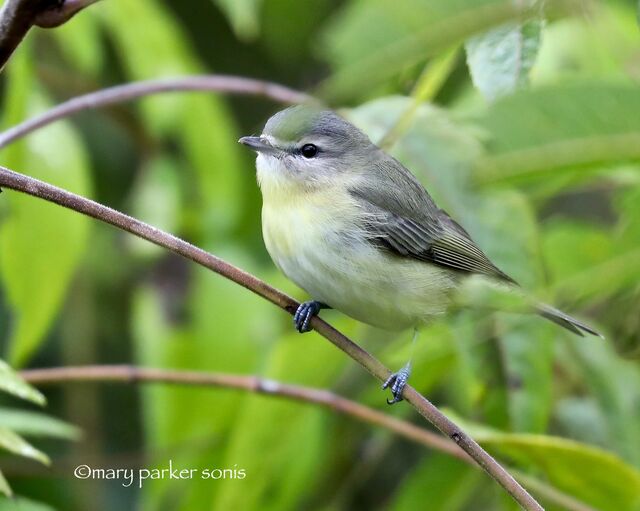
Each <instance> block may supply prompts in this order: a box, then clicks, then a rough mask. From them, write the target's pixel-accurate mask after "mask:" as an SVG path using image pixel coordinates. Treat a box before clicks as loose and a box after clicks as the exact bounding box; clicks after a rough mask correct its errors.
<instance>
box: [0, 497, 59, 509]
mask: <svg viewBox="0 0 640 511" xmlns="http://www.w3.org/2000/svg"><path fill="white" fill-rule="evenodd" d="M0 511H55V509H54V508H53V507H51V506H49V505H48V504H44V503H42V502H37V501H35V500H31V499H27V498H25V497H22V496H20V497H19V496H15V497H13V498H12V499H11V500H8V499H2V500H0Z"/></svg>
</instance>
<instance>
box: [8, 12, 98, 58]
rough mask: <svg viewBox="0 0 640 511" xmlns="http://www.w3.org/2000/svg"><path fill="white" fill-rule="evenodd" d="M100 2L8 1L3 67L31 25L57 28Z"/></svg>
mask: <svg viewBox="0 0 640 511" xmlns="http://www.w3.org/2000/svg"><path fill="white" fill-rule="evenodd" d="M97 1H98V0H6V1H5V3H4V4H3V6H2V10H0V70H2V68H3V67H4V65H5V64H6V63H7V61H8V60H9V57H11V55H12V54H13V52H14V50H15V49H16V48H17V47H18V45H19V44H20V42H21V41H22V40H23V39H24V37H25V36H26V35H27V32H29V30H30V29H31V27H33V26H34V25H36V26H39V27H43V28H53V27H57V26H59V25H62V24H63V23H65V22H66V21H68V20H70V19H71V18H72V17H73V16H74V15H75V14H76V13H77V12H78V11H80V10H82V9H84V8H85V7H88V6H89V5H91V4H93V3H95V2H97Z"/></svg>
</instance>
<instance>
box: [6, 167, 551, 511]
mask: <svg viewBox="0 0 640 511" xmlns="http://www.w3.org/2000/svg"><path fill="white" fill-rule="evenodd" d="M0 187H5V188H10V189H13V190H17V191H20V192H23V193H26V194H28V195H32V196H34V197H39V198H41V199H44V200H47V201H49V202H53V203H55V204H58V205H60V206H63V207H65V208H68V209H72V210H74V211H77V212H79V213H82V214H84V215H87V216H90V217H93V218H95V219H97V220H100V221H102V222H105V223H108V224H111V225H113V226H115V227H118V228H120V229H122V230H125V231H127V232H130V233H131V234H134V235H136V236H138V237H140V238H143V239H146V240H147V241H150V242H152V243H155V244H156V245H159V246H161V247H164V248H167V249H169V250H171V251H173V252H175V253H177V254H179V255H181V256H183V257H185V258H187V259H190V260H191V261H194V262H196V263H198V264H200V265H202V266H204V267H205V268H208V269H210V270H212V271H214V272H216V273H218V274H220V275H222V276H224V277H226V278H228V279H230V280H232V281H234V282H236V283H237V284H239V285H241V286H243V287H245V288H247V289H249V290H250V291H253V292H254V293H256V294H257V295H259V296H262V297H263V298H265V299H267V300H269V301H270V302H271V303H273V304H275V305H277V306H279V307H280V308H282V309H284V310H286V311H287V312H289V313H290V314H293V313H294V312H295V310H296V308H297V306H298V305H299V304H298V303H297V302H296V301H295V300H293V299H292V298H290V297H289V296H287V295H286V294H284V293H282V292H281V291H278V290H277V289H275V288H273V287H271V286H269V285H268V284H266V283H265V282H263V281H261V280H260V279H258V278H257V277H254V276H253V275H251V274H249V273H247V272H245V271H243V270H241V269H239V268H236V267H235V266H233V265H231V264H229V263H227V262H226V261H223V260H222V259H220V258H218V257H216V256H214V255H212V254H209V253H208V252H206V251H204V250H202V249H200V248H198V247H196V246H194V245H192V244H190V243H187V242H186V241H184V240H181V239H179V238H177V237H175V236H173V235H171V234H169V233H166V232H164V231H161V230H160V229H157V228H155V227H153V226H151V225H149V224H146V223H144V222H141V221H140V220H137V219H135V218H133V217H130V216H128V215H125V214H123V213H120V212H118V211H115V210H113V209H111V208H108V207H106V206H103V205H102V204H98V203H97V202H94V201H92V200H89V199H87V198H84V197H81V196H79V195H76V194H73V193H71V192H68V191H66V190H63V189H61V188H58V187H55V186H53V185H50V184H48V183H44V182H42V181H39V180H37V179H34V178H31V177H27V176H25V175H22V174H18V173H16V172H13V171H12V170H9V169H6V168H4V167H0ZM311 326H312V327H313V329H314V330H316V331H317V332H318V333H319V334H320V335H322V336H324V337H325V338H326V339H328V340H329V341H330V342H331V343H333V344H334V345H335V346H336V347H338V348H339V349H341V350H342V351H344V352H345V353H347V354H348V355H349V356H350V357H351V358H352V359H353V360H355V361H356V362H358V363H359V364H360V365H361V366H362V367H363V368H365V369H366V370H367V371H368V372H369V373H371V374H372V375H373V376H375V377H376V378H378V380H380V381H384V380H386V378H387V377H388V376H389V375H390V371H389V370H388V369H387V368H386V367H385V366H384V365H382V363H381V362H380V361H378V360H377V359H376V358H374V357H373V356H371V355H370V354H369V353H368V352H367V351H365V350H364V349H362V348H361V347H360V346H358V345H357V344H355V343H354V342H353V341H351V340H350V339H348V338H347V337H346V336H345V335H343V334H342V333H340V332H339V331H338V330H336V329H335V328H333V327H332V326H331V325H329V324H328V323H326V322H325V321H323V320H322V319H320V318H319V317H314V318H313V319H312V320H311ZM403 397H404V399H406V400H407V401H408V402H409V403H411V405H412V406H413V407H414V408H415V409H416V410H417V411H418V412H419V413H420V414H421V415H422V416H423V417H424V418H426V419H427V420H428V421H429V422H431V423H432V424H433V425H434V426H436V427H437V428H438V429H439V430H440V431H441V432H442V433H443V434H444V435H446V436H447V437H449V438H450V439H452V440H453V441H454V442H455V443H456V444H458V445H459V446H460V447H461V448H462V449H463V450H464V451H465V452H466V453H467V454H468V455H469V456H471V457H472V458H473V459H474V460H475V462H476V463H477V464H478V465H480V467H482V468H483V469H484V470H485V471H486V472H487V473H488V474H489V475H490V476H491V477H492V478H493V479H495V480H496V481H497V482H498V483H499V484H500V485H502V487H503V488H504V489H505V490H506V491H507V492H508V493H509V494H510V495H511V496H512V497H513V498H514V499H515V500H516V501H517V502H518V503H519V504H520V505H521V506H522V507H523V508H524V509H527V510H535V511H541V510H542V509H543V508H542V507H541V506H540V504H538V503H537V502H536V500H535V499H534V498H533V497H531V495H529V493H527V491H526V490H525V489H524V488H523V487H522V486H521V485H520V484H518V482H517V481H516V480H515V479H514V478H513V477H512V476H511V475H510V474H509V473H508V472H507V471H506V470H505V469H504V468H503V467H502V466H500V464H499V463H498V462H496V460H495V459H493V457H492V456H491V455H489V454H488V453H487V452H486V451H485V450H484V449H482V447H480V445H478V443H477V442H475V441H474V440H473V439H472V438H471V437H469V436H468V435H467V434H466V433H465V432H464V431H462V430H461V429H460V428H459V427H458V426H457V425H456V424H455V423H453V422H452V421H451V420H450V419H449V418H447V417H446V416H445V415H444V414H443V413H442V412H440V410H438V408H436V407H435V406H434V405H433V404H432V403H431V402H430V401H429V400H427V399H426V398H425V397H424V396H422V395H421V394H420V393H419V392H417V391H416V390H415V389H414V388H413V387H411V386H409V385H407V386H406V387H405V389H404V391H403Z"/></svg>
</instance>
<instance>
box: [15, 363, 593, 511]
mask: <svg viewBox="0 0 640 511" xmlns="http://www.w3.org/2000/svg"><path fill="white" fill-rule="evenodd" d="M20 375H21V376H22V377H23V378H24V379H25V380H26V381H28V382H29V383H32V384H35V385H38V386H44V385H55V384H61V383H66V382H89V381H91V382H122V383H138V382H144V383H169V384H173V385H198V386H207V387H222V388H228V389H238V390H246V391H249V392H255V393H258V394H266V395H270V396H276V397H282V398H288V399H292V400H295V401H300V402H303V403H313V404H319V405H321V406H324V407H326V408H329V409H330V410H333V411H335V412H338V413H341V414H343V415H347V416H349V417H353V418H355V419H358V420H360V421H362V422H366V423H368V424H373V425H375V426H380V427H383V428H385V429H388V430H389V431H392V432H393V433H396V434H398V435H399V436H401V437H403V438H406V439H408V440H411V441H412V442H416V443H418V444H421V445H424V446H426V447H429V448H432V449H435V450H437V451H440V452H443V453H445V454H449V455H451V456H454V457H456V458H459V459H460V460H462V461H464V462H465V463H468V464H470V465H472V466H474V467H476V468H477V467H478V465H477V464H476V463H475V462H474V461H473V460H472V459H471V458H470V457H469V456H468V455H467V454H466V453H465V452H464V451H463V450H462V449H460V448H459V447H458V446H457V445H455V444H454V443H453V442H451V441H450V440H446V439H444V438H442V437H441V436H439V435H436V434H434V433H432V432H431V431H428V430H426V429H424V428H421V427H419V426H416V425H414V424H411V423H410V422H407V421H404V420H400V419H396V418H395V417H392V416H390V415H387V414H384V413H382V412H379V411H378V410H374V409H373V408H370V407H368V406H364V405H361V404H360V403H357V402H355V401H351V400H350V399H346V398H344V397H342V396H339V395H338V394H334V393H333V392H329V391H327V390H324V389H316V388H311V387H303V386H301V385H288V384H285V383H281V382H278V381H274V380H270V379H265V378H260V377H257V376H252V375H248V376H241V375H235V374H222V373H204V372H195V371H176V370H171V369H155V368H147V367H138V366H133V365H94V366H75V367H51V368H44V369H27V370H24V371H21V373H20ZM519 477H520V478H521V479H522V480H523V481H524V482H525V485H526V486H528V487H529V488H531V489H532V490H534V491H535V493H538V494H539V495H541V496H542V497H543V498H545V499H546V500H548V501H549V502H550V503H552V504H556V505H558V506H561V507H563V508H564V509H567V510H569V511H594V510H593V508H591V507H589V506H588V505H586V504H584V503H583V502H580V501H578V500H576V499H575V498H573V497H572V496H570V495H567V494H565V493H563V492H561V491H559V490H558V489H556V488H554V487H552V486H550V485H548V484H546V483H544V482H542V481H540V480H538V479H536V478H535V477H531V476H529V475H527V474H520V475H519Z"/></svg>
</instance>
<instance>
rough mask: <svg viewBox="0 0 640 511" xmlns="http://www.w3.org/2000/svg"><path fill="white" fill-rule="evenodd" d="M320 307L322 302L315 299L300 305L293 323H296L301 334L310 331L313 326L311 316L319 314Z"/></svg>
mask: <svg viewBox="0 0 640 511" xmlns="http://www.w3.org/2000/svg"><path fill="white" fill-rule="evenodd" d="M320 309H322V304H321V303H320V302H316V301H315V300H309V301H308V302H303V303H301V304H300V305H299V306H298V309H297V310H296V313H295V314H294V315H293V324H294V325H295V327H296V330H297V331H298V332H300V333H301V334H303V333H305V332H310V331H311V326H310V325H309V323H310V322H311V318H313V317H314V316H317V315H318V313H319V312H320Z"/></svg>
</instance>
